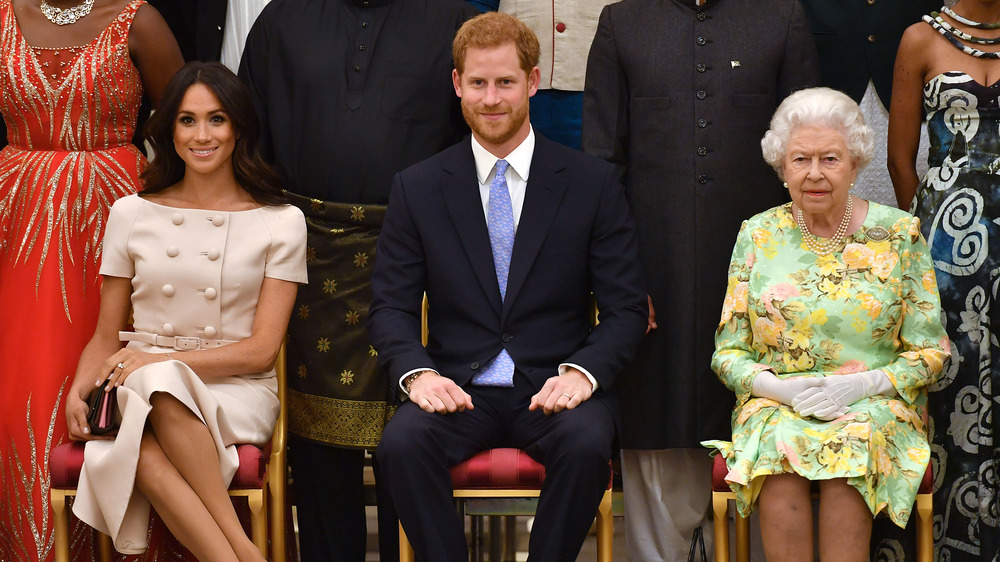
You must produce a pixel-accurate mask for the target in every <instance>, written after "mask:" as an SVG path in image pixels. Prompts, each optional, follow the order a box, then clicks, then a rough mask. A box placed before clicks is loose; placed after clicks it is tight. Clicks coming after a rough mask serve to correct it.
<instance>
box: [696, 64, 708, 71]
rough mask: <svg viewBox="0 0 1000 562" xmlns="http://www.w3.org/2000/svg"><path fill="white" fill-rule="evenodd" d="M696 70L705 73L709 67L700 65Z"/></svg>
mask: <svg viewBox="0 0 1000 562" xmlns="http://www.w3.org/2000/svg"><path fill="white" fill-rule="evenodd" d="M694 68H695V70H697V71H698V72H705V69H706V68H707V67H706V66H705V65H704V64H703V63H698V65H697V66H695V67H694Z"/></svg>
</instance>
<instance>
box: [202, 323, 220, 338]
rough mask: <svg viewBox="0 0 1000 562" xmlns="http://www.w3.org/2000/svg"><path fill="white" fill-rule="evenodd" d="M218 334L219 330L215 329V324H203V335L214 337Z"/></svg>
mask: <svg viewBox="0 0 1000 562" xmlns="http://www.w3.org/2000/svg"><path fill="white" fill-rule="evenodd" d="M218 334H219V332H218V330H216V329H215V326H205V335H206V336H208V337H210V338H214V337H215V336H217V335H218Z"/></svg>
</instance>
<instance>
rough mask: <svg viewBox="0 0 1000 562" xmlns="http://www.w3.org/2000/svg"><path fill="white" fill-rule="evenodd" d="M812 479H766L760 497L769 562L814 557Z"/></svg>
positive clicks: (797, 561) (776, 476) (789, 476)
mask: <svg viewBox="0 0 1000 562" xmlns="http://www.w3.org/2000/svg"><path fill="white" fill-rule="evenodd" d="M809 485H810V482H809V480H806V479H805V478H803V477H801V476H799V475H798V474H772V475H770V476H765V477H764V485H763V486H762V487H761V490H760V495H759V496H758V498H757V505H758V509H760V534H761V538H762V539H763V542H764V554H765V555H766V556H767V560H768V562H784V561H788V562H800V561H802V560H812V558H813V518H812V504H811V502H810V500H809Z"/></svg>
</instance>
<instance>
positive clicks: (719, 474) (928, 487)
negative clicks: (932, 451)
mask: <svg viewBox="0 0 1000 562" xmlns="http://www.w3.org/2000/svg"><path fill="white" fill-rule="evenodd" d="M727 474H729V469H728V468H726V458H725V457H724V456H722V455H715V459H714V461H713V462H712V491H713V492H730V491H732V489H731V488H730V487H729V484H728V483H727V482H726V475H727ZM933 492H934V470H933V468H931V465H930V464H928V465H927V470H926V471H924V478H923V480H921V481H920V488H919V489H918V490H917V493H918V494H931V493H933Z"/></svg>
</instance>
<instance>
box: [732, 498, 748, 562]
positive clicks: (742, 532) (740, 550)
mask: <svg viewBox="0 0 1000 562" xmlns="http://www.w3.org/2000/svg"><path fill="white" fill-rule="evenodd" d="M733 511H734V513H733V518H734V519H735V520H736V562H750V518H749V517H740V514H739V512H738V511H736V510H735V509H734V510H733Z"/></svg>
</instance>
